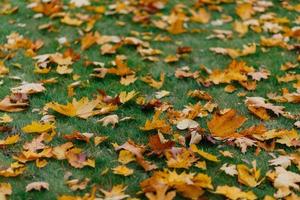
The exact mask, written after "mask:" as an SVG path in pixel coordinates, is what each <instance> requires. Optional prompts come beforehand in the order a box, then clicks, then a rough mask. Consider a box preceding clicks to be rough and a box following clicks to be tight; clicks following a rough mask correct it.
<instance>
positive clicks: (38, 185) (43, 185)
mask: <svg viewBox="0 0 300 200" xmlns="http://www.w3.org/2000/svg"><path fill="white" fill-rule="evenodd" d="M42 189H45V190H49V183H47V182H32V183H29V184H28V185H27V186H26V192H29V191H31V190H38V191H41V190H42Z"/></svg>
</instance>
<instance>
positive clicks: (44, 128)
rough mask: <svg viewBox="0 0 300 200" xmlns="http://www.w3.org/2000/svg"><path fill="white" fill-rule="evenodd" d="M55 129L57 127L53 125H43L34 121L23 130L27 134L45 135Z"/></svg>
mask: <svg viewBox="0 0 300 200" xmlns="http://www.w3.org/2000/svg"><path fill="white" fill-rule="evenodd" d="M53 129H55V126H54V125H53V124H51V123H41V122H37V121H33V122H32V123H31V124H29V125H26V126H24V127H23V128H22V131H24V132H25V133H43V132H48V131H50V130H53Z"/></svg>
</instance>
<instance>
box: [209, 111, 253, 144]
mask: <svg viewBox="0 0 300 200" xmlns="http://www.w3.org/2000/svg"><path fill="white" fill-rule="evenodd" d="M246 120H247V118H246V117H244V116H240V115H238V114H237V113H236V111H235V110H233V109H230V110H229V111H227V112H226V113H224V114H223V115H220V114H217V113H216V114H214V116H213V118H212V119H211V120H210V121H209V122H208V123H207V126H208V128H209V130H210V132H211V134H212V135H213V136H214V137H220V138H223V139H224V138H228V137H235V136H237V134H236V130H237V129H238V128H239V127H241V126H242V125H243V123H244V122H245V121H246Z"/></svg>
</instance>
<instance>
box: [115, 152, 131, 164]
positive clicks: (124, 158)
mask: <svg viewBox="0 0 300 200" xmlns="http://www.w3.org/2000/svg"><path fill="white" fill-rule="evenodd" d="M132 161H135V157H134V154H133V153H131V152H130V151H127V150H121V151H120V153H119V158H118V162H120V163H122V164H123V165H125V164H128V163H130V162H132Z"/></svg>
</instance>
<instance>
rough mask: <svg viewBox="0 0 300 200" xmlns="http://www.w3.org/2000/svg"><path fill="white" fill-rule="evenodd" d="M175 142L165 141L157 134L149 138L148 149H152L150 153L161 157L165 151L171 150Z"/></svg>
mask: <svg viewBox="0 0 300 200" xmlns="http://www.w3.org/2000/svg"><path fill="white" fill-rule="evenodd" d="M174 144H175V142H173V141H169V140H165V139H164V138H162V136H160V135H159V134H156V135H151V136H150V137H149V144H148V145H149V147H150V148H151V149H152V153H154V154H157V155H161V154H163V153H164V152H165V151H166V150H168V149H171V148H172V147H173V146H174Z"/></svg>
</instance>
